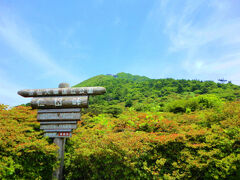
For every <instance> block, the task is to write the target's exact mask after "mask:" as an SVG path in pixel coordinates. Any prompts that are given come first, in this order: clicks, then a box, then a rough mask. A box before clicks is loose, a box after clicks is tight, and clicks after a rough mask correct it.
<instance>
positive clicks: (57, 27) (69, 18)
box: [0, 0, 240, 106]
mask: <svg viewBox="0 0 240 180" xmlns="http://www.w3.org/2000/svg"><path fill="white" fill-rule="evenodd" d="M239 69H240V1H239V0H198V1H193V0H118V1H114V0H88V1H77V0H76V1H63V0H51V1H49V0H48V1H47V0H41V1H24V0H18V1H15V0H14V1H13V0H8V1H0V103H4V104H8V105H11V106H12V105H17V104H21V103H26V102H29V101H30V99H26V98H22V97H20V96H18V95H17V91H18V90H20V89H28V88H29V89H35V88H54V87H57V86H58V84H59V83H60V82H68V83H70V84H71V85H75V84H77V83H79V82H81V81H83V80H85V79H88V78H90V77H92V76H95V75H99V74H110V73H112V74H114V73H118V72H128V73H132V74H137V75H144V76H148V77H150V78H166V77H172V78H176V79H200V80H214V81H216V80H217V79H218V78H225V79H227V80H231V81H232V82H233V83H235V84H240V71H239Z"/></svg>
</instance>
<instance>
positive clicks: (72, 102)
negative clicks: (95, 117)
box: [31, 96, 88, 109]
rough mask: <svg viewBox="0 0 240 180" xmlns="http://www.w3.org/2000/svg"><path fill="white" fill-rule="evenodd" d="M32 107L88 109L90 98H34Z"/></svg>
mask: <svg viewBox="0 0 240 180" xmlns="http://www.w3.org/2000/svg"><path fill="white" fill-rule="evenodd" d="M31 106H32V108H33V109H57V108H87V107H88V96H76V97H71V96H66V97H42V98H33V99H32V101H31Z"/></svg>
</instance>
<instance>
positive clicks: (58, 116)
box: [37, 113, 81, 121]
mask: <svg viewBox="0 0 240 180" xmlns="http://www.w3.org/2000/svg"><path fill="white" fill-rule="evenodd" d="M80 118H81V114H80V113H42V114H38V115H37V120H38V121H42V120H44V121H46V120H80Z"/></svg>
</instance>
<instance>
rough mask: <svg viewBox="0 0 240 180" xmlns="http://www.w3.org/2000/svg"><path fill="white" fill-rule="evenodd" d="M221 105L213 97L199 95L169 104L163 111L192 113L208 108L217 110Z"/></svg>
mask: <svg viewBox="0 0 240 180" xmlns="http://www.w3.org/2000/svg"><path fill="white" fill-rule="evenodd" d="M222 105H223V102H222V100H221V99H219V98H218V97H217V96H215V95H210V94H208V95H200V96H197V97H194V98H190V99H180V100H176V101H172V102H169V103H168V104H167V105H166V108H165V111H169V112H173V113H185V112H193V111H196V110H203V109H208V108H214V109H218V108H220V107H221V106H222Z"/></svg>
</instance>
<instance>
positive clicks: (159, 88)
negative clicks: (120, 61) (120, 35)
mask: <svg viewBox="0 0 240 180" xmlns="http://www.w3.org/2000/svg"><path fill="white" fill-rule="evenodd" d="M84 86H103V87H105V88H106V89H107V93H106V94H104V95H102V96H95V97H91V98H90V108H89V109H88V110H87V111H86V112H92V113H94V114H95V115H98V114H101V113H102V112H105V111H107V109H108V106H109V105H117V106H119V107H122V105H123V103H124V106H125V107H134V108H135V109H136V110H137V111H151V107H153V106H159V105H160V106H162V109H161V111H165V110H166V109H167V107H164V106H166V105H167V104H168V103H169V102H172V101H175V100H180V101H179V102H175V103H176V106H178V108H176V109H175V110H174V111H176V112H186V111H188V112H190V111H194V110H195V109H198V108H203V109H204V108H205V107H191V108H189V107H186V108H185V107H183V106H182V105H181V103H185V100H184V99H189V98H191V97H194V96H196V95H204V94H207V95H208V96H210V95H215V96H216V97H218V98H220V99H222V100H225V101H235V100H236V99H238V98H240V87H239V86H237V85H234V84H232V83H227V84H219V83H215V82H213V81H199V80H184V79H181V80H174V79H171V78H168V79H150V78H147V77H144V76H136V75H131V74H128V73H118V74H117V75H116V77H113V76H110V75H99V76H95V77H92V78H90V79H88V80H86V81H83V82H81V83H79V84H77V85H76V86H74V87H84ZM181 99H182V101H183V102H181ZM196 101H197V100H196ZM93 102H94V103H93ZM192 103H193V104H192V105H191V106H194V102H192ZM196 103H198V102H196ZM177 104H179V105H177ZM202 104H205V105H207V104H206V103H205V102H203V103H202ZM169 106H170V104H169ZM173 106H175V105H173ZM168 108H170V107H168ZM98 110H99V111H101V112H99V111H98Z"/></svg>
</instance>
